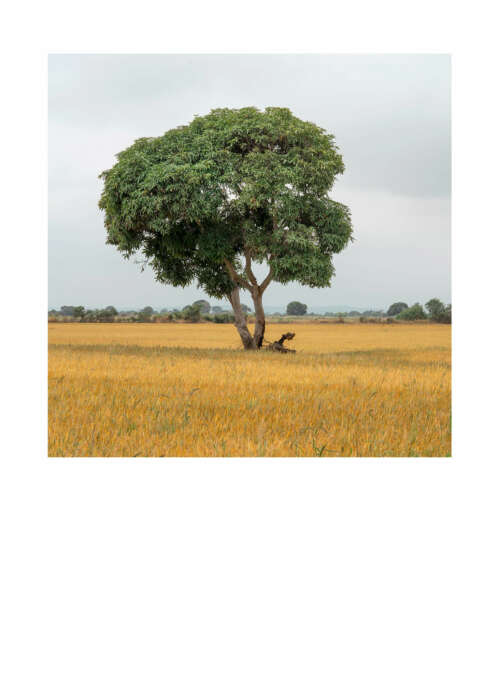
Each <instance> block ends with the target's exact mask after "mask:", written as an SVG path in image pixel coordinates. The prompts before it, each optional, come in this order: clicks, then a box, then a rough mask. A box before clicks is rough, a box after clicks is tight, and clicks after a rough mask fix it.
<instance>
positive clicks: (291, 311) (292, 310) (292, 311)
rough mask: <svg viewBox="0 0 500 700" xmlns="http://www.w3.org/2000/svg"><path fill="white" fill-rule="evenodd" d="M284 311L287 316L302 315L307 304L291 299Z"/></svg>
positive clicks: (305, 311) (305, 310)
mask: <svg viewBox="0 0 500 700" xmlns="http://www.w3.org/2000/svg"><path fill="white" fill-rule="evenodd" d="M286 312H287V314H288V315H289V316H304V314H306V313H307V304H302V303H301V302H300V301H291V302H290V303H289V304H288V306H287V307H286Z"/></svg>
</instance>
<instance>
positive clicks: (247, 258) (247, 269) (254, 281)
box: [245, 248, 259, 287]
mask: <svg viewBox="0 0 500 700" xmlns="http://www.w3.org/2000/svg"><path fill="white" fill-rule="evenodd" d="M245 261H246V264H245V272H246V275H247V277H248V279H249V280H250V283H251V285H252V286H253V287H258V286H259V283H258V282H257V279H256V277H255V275H254V274H253V270H252V257H251V255H250V253H249V252H248V250H247V249H246V248H245Z"/></svg>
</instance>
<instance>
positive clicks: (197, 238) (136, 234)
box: [99, 107, 352, 298]
mask: <svg viewBox="0 0 500 700" xmlns="http://www.w3.org/2000/svg"><path fill="white" fill-rule="evenodd" d="M117 158H118V161H117V163H116V164H115V165H114V166H113V167H112V168H111V169H109V170H106V171H104V172H103V173H102V174H101V177H102V179H103V181H104V189H103V192H102V195H101V198H100V202H99V206H100V208H101V209H102V210H103V211H104V213H105V226H106V229H107V234H108V235H107V242H108V243H109V244H111V245H114V246H116V248H117V249H118V250H119V251H120V252H121V253H122V254H123V255H124V256H125V257H130V256H131V255H133V254H134V253H137V252H139V251H141V253H142V255H143V256H144V258H145V260H146V262H147V263H149V264H150V265H151V267H152V268H153V270H154V273H155V276H156V279H157V280H158V281H160V282H165V283H169V284H173V285H176V286H186V285H188V284H190V283H191V282H193V281H194V280H197V281H198V284H199V286H200V287H201V288H203V289H204V290H205V292H206V293H207V294H209V295H210V296H213V297H216V298H222V297H224V296H227V295H228V294H229V293H230V292H231V290H232V289H233V287H234V286H235V284H236V285H237V286H241V279H244V280H246V281H248V279H249V278H248V277H246V276H245V275H246V273H245V270H244V266H243V264H242V261H241V256H242V255H243V254H244V253H245V252H246V253H247V254H248V255H249V256H250V259H251V260H254V261H257V262H263V261H267V262H268V264H269V267H270V271H271V274H272V279H274V280H276V281H278V282H281V283H287V282H291V281H293V280H295V281H298V282H300V283H302V284H304V285H308V286H311V287H326V286H328V285H329V284H330V281H331V278H332V276H333V275H334V268H333V265H332V262H331V257H332V255H333V254H335V253H340V252H341V251H342V250H343V249H344V248H345V247H346V245H347V244H348V243H349V241H351V240H352V236H351V234H352V227H351V219H350V213H349V209H348V208H347V207H346V206H345V205H343V204H340V203H338V202H335V201H332V200H331V199H330V198H329V197H328V192H329V190H330V189H331V188H332V186H333V184H334V182H335V179H336V177H337V176H338V175H339V174H341V173H342V172H343V170H344V164H343V162H342V157H341V155H340V153H339V152H338V149H337V146H336V144H335V141H334V137H333V136H331V135H330V134H327V133H326V132H325V131H324V130H323V129H321V128H319V127H318V126H316V125H315V124H312V123H311V122H306V121H302V120H300V119H298V118H297V117H295V116H293V114H292V113H291V112H290V110H288V109H284V108H278V107H268V108H267V109H265V110H264V111H259V110H258V109H256V108H254V107H246V108H243V109H215V110H212V111H211V112H210V114H208V115H206V116H203V117H196V118H195V119H194V120H193V121H192V122H191V124H189V125H188V126H182V127H178V128H176V129H172V130H170V131H168V132H166V133H165V134H164V135H163V136H160V137H158V138H141V139H138V140H137V141H136V142H135V143H134V144H133V145H132V146H130V147H129V148H127V149H126V150H124V151H122V152H121V153H119V154H118V156H117ZM225 261H229V263H231V264H232V266H233V268H234V270H235V272H236V274H237V275H239V277H234V276H233V277H230V275H229V272H228V268H227V264H226V262H225Z"/></svg>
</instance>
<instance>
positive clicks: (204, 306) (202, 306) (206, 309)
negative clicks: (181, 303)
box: [193, 299, 210, 314]
mask: <svg viewBox="0 0 500 700" xmlns="http://www.w3.org/2000/svg"><path fill="white" fill-rule="evenodd" d="M193 306H196V307H198V308H199V310H200V313H203V314H209V313H210V304H209V303H208V301H206V300H205V299H199V300H198V301H195V302H194V304H193Z"/></svg>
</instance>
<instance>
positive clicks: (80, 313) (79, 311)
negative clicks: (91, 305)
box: [73, 306, 85, 318]
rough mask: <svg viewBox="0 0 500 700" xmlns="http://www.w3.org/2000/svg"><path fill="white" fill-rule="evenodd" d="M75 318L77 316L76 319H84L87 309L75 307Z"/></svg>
mask: <svg viewBox="0 0 500 700" xmlns="http://www.w3.org/2000/svg"><path fill="white" fill-rule="evenodd" d="M73 316H75V317H76V318H83V317H84V316H85V307H84V306H75V307H74V309H73Z"/></svg>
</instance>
